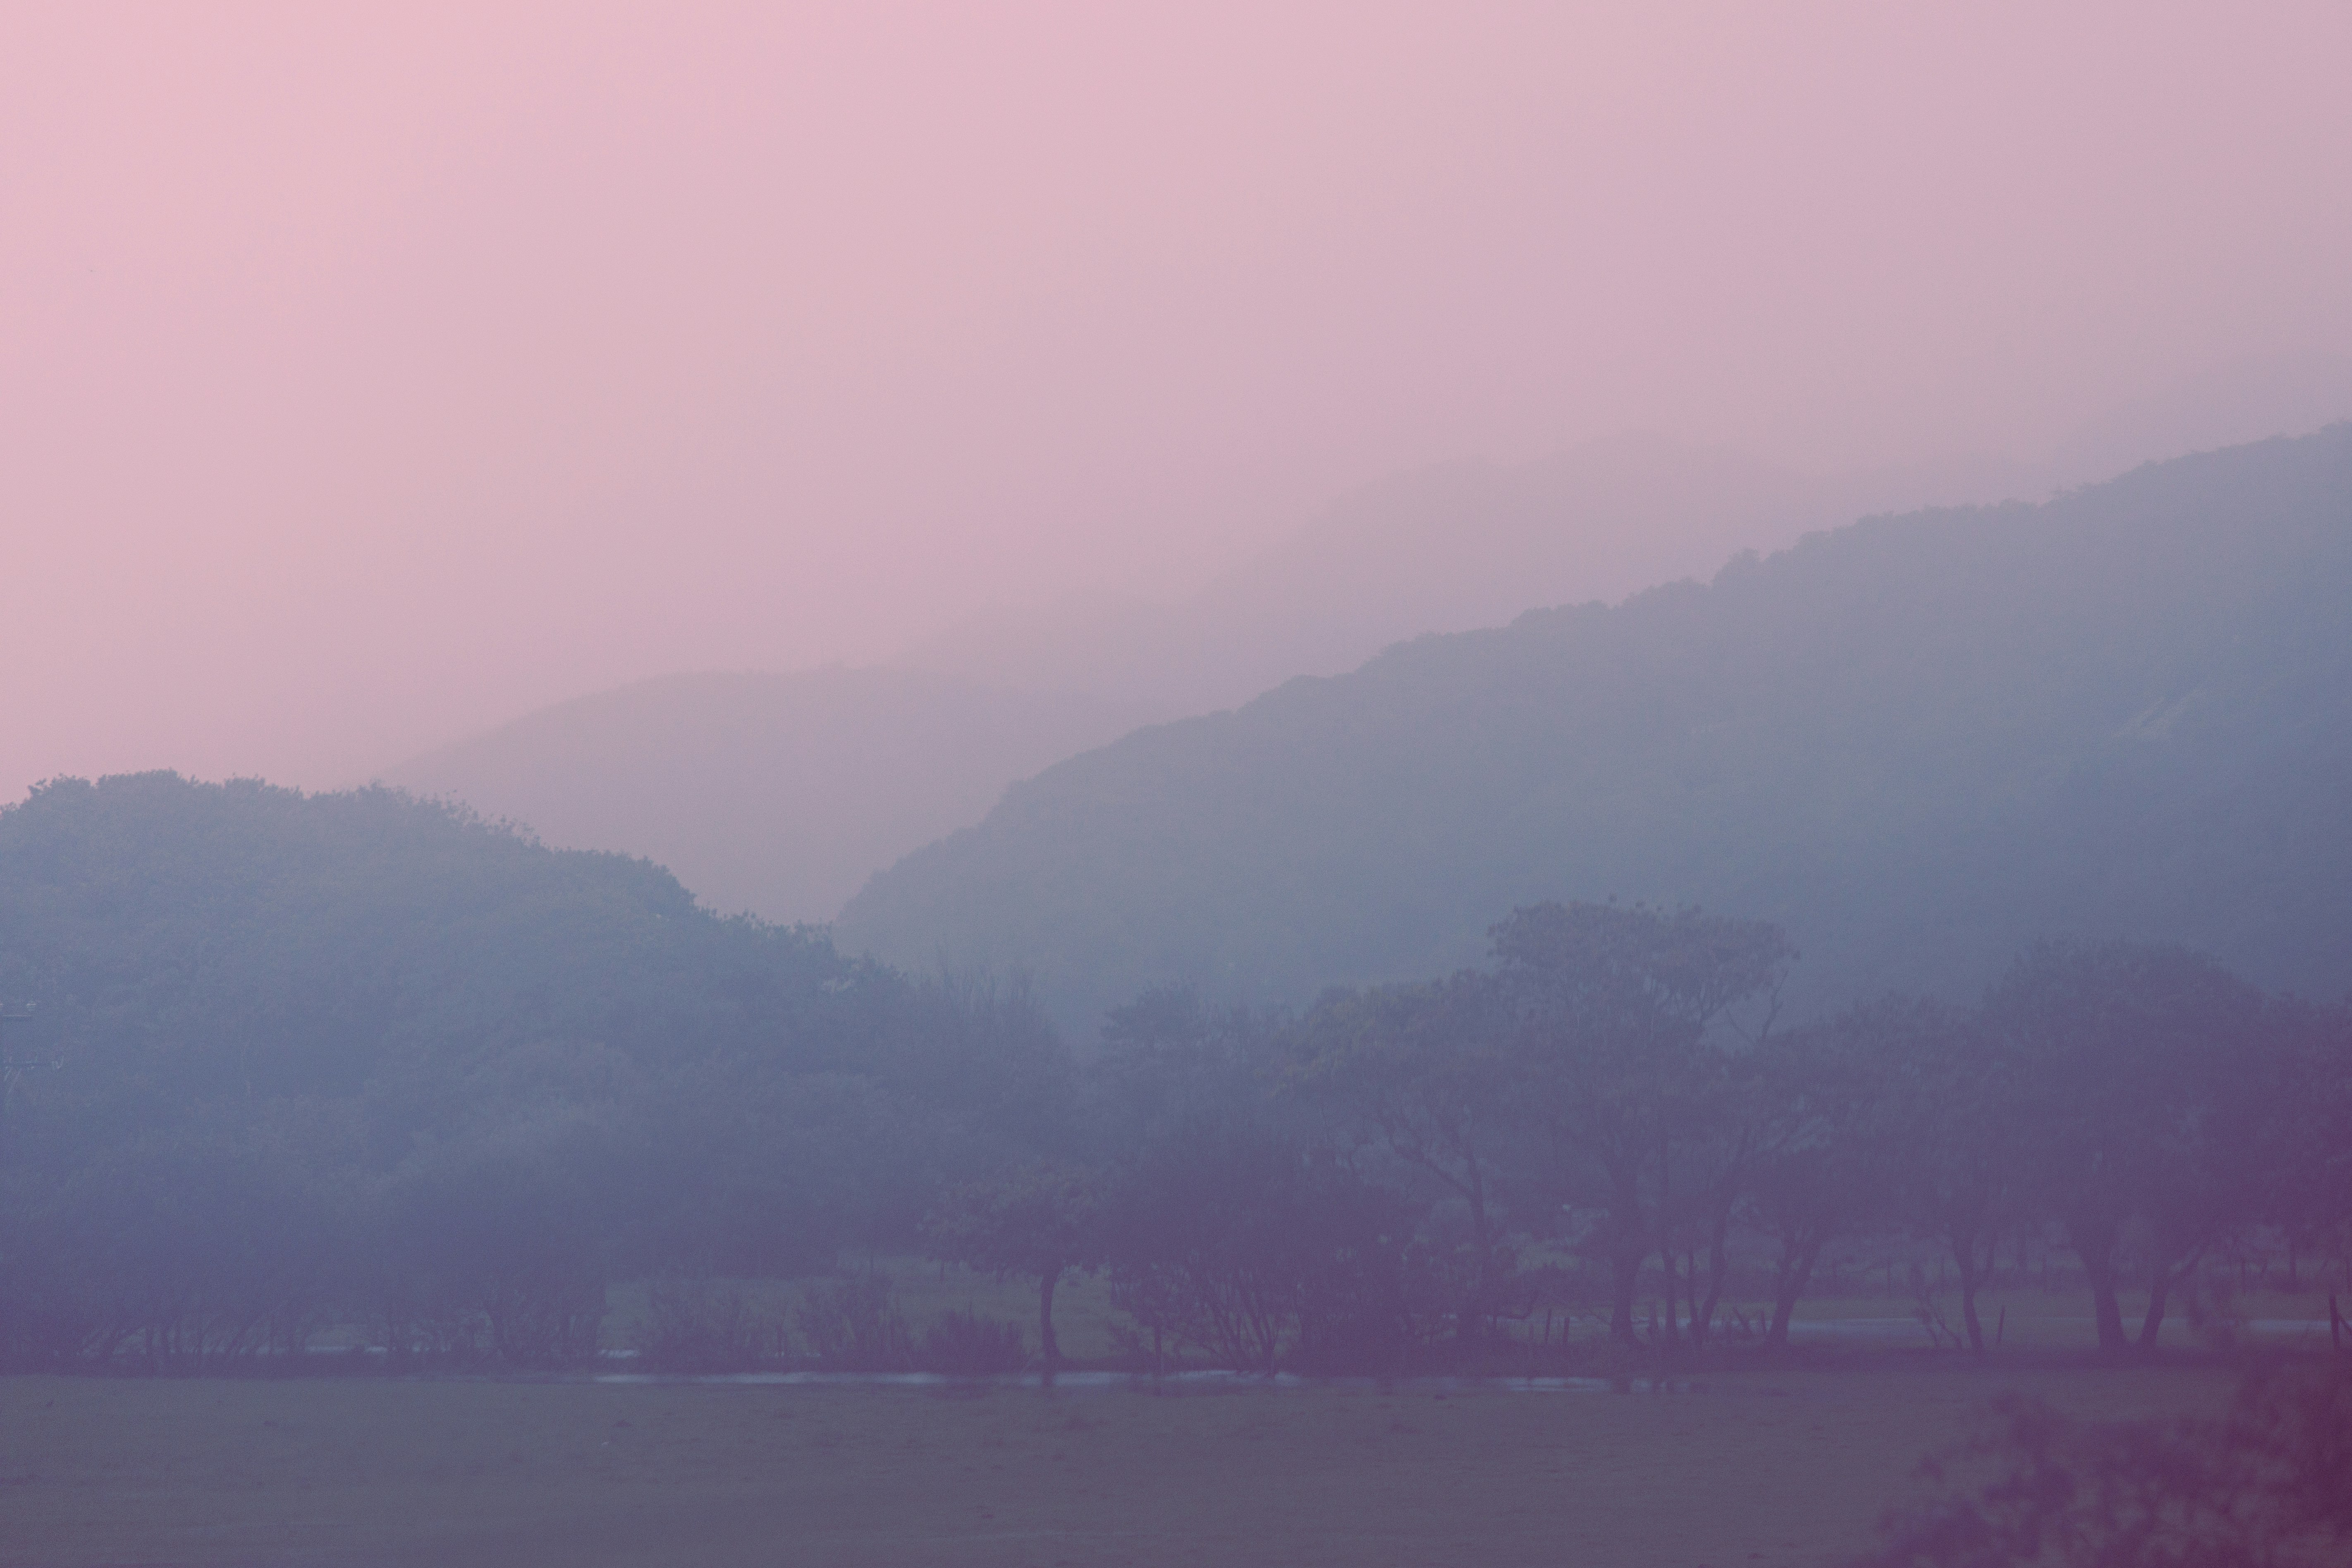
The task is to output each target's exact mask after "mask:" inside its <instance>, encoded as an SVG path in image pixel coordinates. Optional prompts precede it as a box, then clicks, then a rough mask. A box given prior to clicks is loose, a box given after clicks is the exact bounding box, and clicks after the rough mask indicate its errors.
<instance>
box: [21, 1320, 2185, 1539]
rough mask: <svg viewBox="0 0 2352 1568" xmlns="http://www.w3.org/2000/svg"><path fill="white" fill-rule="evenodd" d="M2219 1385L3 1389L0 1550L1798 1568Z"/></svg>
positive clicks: (2031, 1371)
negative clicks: (1910, 1504)
mask: <svg viewBox="0 0 2352 1568" xmlns="http://www.w3.org/2000/svg"><path fill="white" fill-rule="evenodd" d="M2229 1386H2230V1379H2229V1378H2228V1376H2227V1375H2226V1373H2223V1372H2221V1371H2220V1370H2218V1369H2213V1368H2207V1367H2202V1366H2189V1365H2173V1366H2155V1367H2140V1368H2121V1369H2116V1368H2094V1367H2085V1366H2070V1365H2061V1364H2057V1363H2024V1362H2022V1361H2021V1360H2011V1361H2008V1362H2004V1361H2002V1360H2000V1359H1995V1360H1994V1361H1993V1362H1992V1363H1991V1364H1990V1365H1989V1366H1978V1365H1973V1364H1966V1363H1963V1361H1962V1358H1959V1357H1958V1356H1944V1357H1927V1356H1911V1355H1901V1354H1886V1355H1877V1356H1872V1357H1869V1358H1867V1359H1866V1360H1865V1361H1864V1362H1862V1363H1859V1364H1854V1365H1850V1366H1843V1367H1835V1368H1822V1367H1813V1368H1807V1367H1804V1366H1801V1365H1800V1366H1791V1367H1787V1368H1781V1369H1750V1370H1744V1371H1730V1372H1724V1373H1705V1374H1700V1375H1697V1376H1696V1377H1694V1378H1692V1379H1690V1380H1688V1381H1686V1382H1685V1383H1682V1384H1676V1385H1675V1386H1673V1387H1671V1388H1669V1389H1668V1390H1665V1391H1659V1390H1655V1389H1652V1388H1649V1387H1647V1386H1645V1385H1639V1384H1636V1385H1633V1386H1629V1387H1627V1388H1623V1389H1595V1388H1591V1387H1588V1386H1577V1387H1570V1388H1559V1387H1555V1388H1552V1389H1549V1390H1546V1391H1542V1392H1530V1391H1526V1390H1524V1389H1520V1388H1514V1387H1510V1386H1507V1385H1497V1384H1467V1383H1463V1384H1445V1383H1442V1382H1434V1381H1433V1382H1407V1383H1401V1384H1389V1385H1382V1384H1376V1383H1372V1382H1343V1383H1334V1384H1285V1385H1282V1386H1278V1387H1267V1386H1265V1385H1263V1384H1227V1385H1211V1386H1210V1387H1206V1388H1196V1389H1195V1390H1194V1391H1192V1392H1183V1393H1166V1392H1162V1393H1154V1392H1151V1391H1150V1385H1149V1384H1132V1383H1120V1384H1116V1385H1105V1384H1101V1383H1098V1382H1095V1381H1092V1380H1088V1379H1086V1378H1084V1377H1080V1378H1076V1379H1067V1380H1065V1381H1064V1382H1063V1383H1061V1384H1059V1385H1057V1386H1054V1387H1050V1388H1048V1387H1040V1386H1037V1385H1036V1384H1034V1383H1033V1384H937V1383H934V1384H822V1383H795V1384H776V1383H765V1384H760V1383H735V1384H679V1383H663V1382H612V1381H604V1382H591V1381H584V1380H583V1381H566V1382H552V1381H543V1382H501V1381H487V1380H481V1381H478V1380H461V1379H447V1380H415V1381H411V1380H392V1379H381V1378H300V1379H277V1380H271V1379H251V1378H248V1379H229V1380H220V1379H213V1380H187V1379H148V1378H136V1379H134V1378H55V1377H14V1378H8V1379H5V1380H0V1519H5V1530H0V1563H11V1564H19V1563H21V1564H43V1565H51V1564H54V1565H56V1568H91V1565H97V1564H131V1563H139V1564H190V1565H196V1564H207V1565H211V1564H255V1565H261V1564H273V1565H274V1564H328V1563H333V1564H343V1563H351V1564H374V1563H436V1564H452V1565H462V1564H474V1563H479V1564H493V1563H495V1564H499V1565H501V1568H506V1565H514V1564H534V1563H545V1564H564V1565H566V1568H580V1565H593V1564H602V1563H613V1564H620V1563H631V1564H635V1563H665V1564H678V1565H689V1564H705V1563H707V1564H721V1563H723V1564H738V1563H763V1564H764V1563H775V1564H801V1563H807V1564H825V1565H831V1564H886V1563H887V1564H908V1565H920V1564H959V1565H961V1564H988V1565H1011V1564H1054V1563H1071V1564H1111V1563H1155V1564H1156V1563H1214V1564H1220V1565H1235V1568H1239V1565H1248V1564H1259V1563H1264V1564H1286V1565H1292V1564H1297V1565H1307V1564H1319V1563H1328V1564H1339V1563H1346V1564H1350V1565H1357V1564H1391V1563H1393V1564H1459V1563H1479V1564H1490V1565H1507V1564H1518V1563H1546V1564H1565V1563H1573V1564H1612V1565H1619V1568H1642V1565H1645V1564H1658V1565H1661V1568H1665V1565H1674V1568H1694V1565H1696V1564H1711V1565H1713V1568H1745V1565H1748V1564H1767V1565H1769V1564H1810V1563H1824V1562H1833V1561H1836V1560H1837V1559H1839V1558H1840V1557H1842V1556H1843V1555H1844V1554H1846V1553H1849V1552H1853V1551H1854V1550H1857V1549H1859V1548H1861V1547H1863V1546H1864V1545H1866V1544H1867V1543H1868V1542H1869V1541H1870V1540H1871V1539H1872V1529H1873V1525H1874V1521H1875V1520H1876V1519H1877V1518H1878V1516H1879V1515H1880V1514H1881V1512H1882V1511H1883V1510H1885V1508H1886V1507H1887V1506H1888V1505H1889V1504H1891V1503H1895V1502H1897V1501H1900V1500H1906V1499H1908V1498H1911V1497H1914V1496H1916V1495H1918V1493H1917V1490H1916V1489H1917V1487H1918V1485H1919V1483H1917V1482H1916V1481H1915V1480H1913V1479H1911V1472H1912V1470H1913V1468H1914V1467H1915V1466H1916V1463H1917V1461H1918V1459H1919V1458H1920V1457H1921V1456H1922V1455H1923V1454H1924V1453H1925V1452H1927V1451H1928V1450H1930V1449H1934V1448H1937V1447H1943V1446H1946V1445H1948V1444H1950V1443H1952V1442H1954V1441H1955V1440H1957V1439H1958V1438H1959V1437H1961V1436H1964V1435H1965V1434H1967V1433H1968V1432H1969V1431H1970V1430H1971V1429H1972V1428H1973V1427H1974V1426H1975V1425H1976V1424H1977V1422H1978V1421H1979V1419H1980V1417H1981V1415H1982V1413H1983V1411H1984V1408H1985V1405H1986V1402H1987V1401H1988V1399H1989V1398H1990V1396H1991V1395H1992V1394H1995V1393H1996V1392H1998V1391H2000V1390H2003V1389H2011V1388H2018V1389H2025V1390H2029V1391H2031V1392H2032V1393H2035V1394H2042V1395H2043V1396H2045V1397H2047V1398H2048V1399H2050V1400H2051V1401H2052V1402H2053V1404H2055V1405H2059V1406H2060V1407H2061V1408H2063V1409H2066V1410H2069V1411H2072V1412H2074V1413H2078V1414H2083V1415H2118V1416H2120V1415H2147V1414H2153V1413H2158V1412H2172V1411H2189V1410H2200V1409H2208V1410H2210V1409H2213V1408H2217V1407H2218V1406H2219V1405H2221V1402H2222V1401H2223V1400H2224V1399H2225V1398H2226V1396H2227V1391H2228V1388H2229Z"/></svg>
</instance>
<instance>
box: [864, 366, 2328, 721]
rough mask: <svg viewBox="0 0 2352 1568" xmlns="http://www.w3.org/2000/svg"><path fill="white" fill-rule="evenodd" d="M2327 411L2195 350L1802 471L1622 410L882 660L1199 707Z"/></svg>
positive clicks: (2310, 375) (2308, 378) (1355, 495)
mask: <svg viewBox="0 0 2352 1568" xmlns="http://www.w3.org/2000/svg"><path fill="white" fill-rule="evenodd" d="M2347 417H2352V361H2347V360H2343V359H2337V358H2332V357H2318V356H2314V357H2302V358H2274V359H2264V360H2253V361H2247V362H2243V363H2236V364H2230V365H2223V366H2220V367H2217V368H2215V369H2212V370H2210V371H2208V372H2206V373H2205V374H2201V375H2199V376H2196V377H2193V378H2190V379H2189V380H2187V381H2185V382H2183V383H2181V384H2179V385H2177V386H2174V387H2172V388H2170V389H2169V390H2168V391H2166V392H2164V393H2161V394H2159V395H2153V396H2150V397H2148V398H2146V399H2142V400H2140V401H2137V402H2135V403H2132V404H2128V405H2123V406H2120V407H2116V408H2112V409H2109V410H2107V411H2105V413H2103V414H2101V415H2099V416H2096V417H2095V418H2094V419H2092V420H2089V421H2087V422H2085V423H2084V425H2083V426H2080V427H2079V428H2078V429H2076V430H2074V432H2072V433H2070V434H2069V435H2068V436H2066V437H2064V438H2063V439H2062V440H2060V441H2058V442H2056V443H2054V444H2053V445H2052V446H2050V447H2048V448H2046V449H2044V450H2042V451H2038V452H2031V453H2027V454H2023V455H2004V454H1997V453H1986V452H1965V451H1963V452H1956V453H1952V454H1949V455H1947V456H1943V457H1939V458H1926V459H1920V460H1916V461H1910V462H1904V463H1895V464H1876V465H1864V466H1857V467H1854V468H1848V469H1843V470H1838V471H1826V472H1807V471H1801V470H1800V469H1798V468H1793V467H1790V466H1786V465H1783V464H1780V463H1775V462H1770V461H1767V460H1765V459H1763V458H1758V457H1755V456H1753V455H1751V454H1748V453H1746V452H1742V451H1738V450H1736V449H1734V448H1731V447H1719V446H1709V445H1706V444H1701V443H1694V442H1689V441H1684V440H1679V439H1676V438H1675V437H1667V436H1664V435H1659V434H1655V433H1651V432H1641V431H1634V432H1627V433H1623V434H1620V435H1617V436H1612V437H1604V438H1601V439H1597V440H1591V441H1586V442H1582V443H1580V444H1578V445H1576V446H1573V447H1568V448H1566V449H1564V450H1562V451H1560V452H1559V453H1556V454H1554V455H1552V456H1550V457H1548V458H1541V459H1538V460H1536V461H1532V462H1524V463H1500V462H1493V461H1485V460H1463V461H1455V462H1449V463H1443V464H1439V465H1435V466H1433V467H1430V468H1422V469H1418V470H1414V471H1411V472H1405V473H1400V474H1394V475H1391V476H1388V477H1386V478H1383V479H1378V480H1375V481H1372V482H1370V483H1368V484H1365V485H1362V486H1360V487H1359V488H1357V489H1353V490H1350V491H1349V492H1348V493H1346V494H1344V495H1341V496H1339V497H1338V498H1337V499H1335V500H1333V501H1332V502H1331V503H1330V504H1329V505H1328V506H1327V507H1326V508H1325V509H1324V510H1322V511H1321V512H1320V513H1319V514H1318V516H1316V517H1315V518H1313V519H1311V520H1309V521H1307V522H1305V523H1304V524H1302V525H1300V526H1299V527H1297V528H1296V529H1294V530H1292V531H1289V532H1288V533H1286V534H1285V535H1284V536H1283V537H1282V538H1280V539H1279V540H1277V541H1276V542H1274V543H1273V544H1272V545H1271V546H1269V547H1268V548H1266V549H1265V550H1264V551H1262V552H1259V553H1257V554H1255V555H1253V556H1251V557H1250V558H1249V559H1247V560H1245V561H1243V562H1241V563H1237V564H1236V565H1234V566H1233V567H1231V568H1229V569H1227V570H1226V571H1224V572H1223V573H1221V574H1218V575H1217V576H1216V577H1214V578H1213V579H1212V580H1211V581H1210V582H1209V583H1207V584H1204V585H1203V586H1202V587H1201V588H1200V589H1198V590H1197V591H1194V592H1192V593H1191V594H1187V595H1178V596H1174V597H1156V596H1149V595H1139V594H1126V595H1105V594H1096V595H1083V594H1082V595H1066V596H1065V597H1063V598H1060V599H1057V600H1055V601H1053V602H1051V603H1049V604H1045V605H1030V606H1025V607H1019V608H1003V609H998V610H994V611H991V612H986V613H983V614H981V615H977V616H972V617H971V618H969V619H967V620H966V621H964V622H963V623H961V625H959V626H954V627H951V628H950V629H948V630H946V631H944V632H942V633H940V634H939V635H937V636H935V637H929V638H927V639H925V640H923V641H922V642H920V643H919V644H917V645H916V646H915V647H911V648H909V649H908V651H907V653H906V654H904V655H903V656H902V658H901V662H904V663H906V664H908V665H912V666H914V667H917V668H932V669H940V670H945V671H951V672H954V673H957V674H960V675H962V676H965V677H968V678H974V679H988V680H993V681H996V682H999V683H1001V684H1004V685H1009V686H1016V687H1024V688H1040V689H1054V688H1066V687H1069V686H1073V685H1079V686H1086V687H1089V688H1091V689H1097V690H1101V691H1106V692H1117V693H1121V694H1124V695H1127V696H1130V697H1133V698H1138V699H1141V700H1149V701H1151V702H1154V703H1156V704H1158V705H1160V706H1161V707H1163V708H1165V709H1166V710H1169V711H1171V712H1188V713H1191V712H1207V711H1212V710H1216V709H1220V708H1229V707H1233V706H1234V705H1236V704H1238V703H1241V702H1245V701H1247V700H1250V699H1251V698H1253V697H1255V696H1256V695H1258V694H1259V693H1261V692H1263V691H1266V690H1269V689H1272V688H1273V687H1275V686H1276V685H1279V684H1280V683H1281V682H1283V681H1285V680H1286V679H1290V678H1291V677H1293V676H1297V675H1337V674H1340V673H1342V672H1344V671H1346V670H1349V669H1353V668H1356V667H1357V666H1358V665H1360V664H1361V663H1363V662H1364V661H1365V660H1366V659H1368V658H1371V657H1372V656H1374V655H1375V654H1377V653H1379V652H1380V651H1381V649H1382V648H1384V647H1388V646H1389V645H1390V644H1391V643H1394V642H1399V641H1402V640H1403V639H1405V638H1408V637H1417V636H1420V635H1422V634H1423V633H1425V632H1456V631H1471V630H1475V629H1477V628H1479V627H1483V626H1501V625H1503V624H1505V623H1507V622H1508V621H1509V620H1511V619H1512V618H1513V617H1514V616H1517V615H1519V614H1520V613H1521V612H1523V611H1525V610H1528V609H1531V608H1535V607H1538V606H1542V605H1562V604H1583V603H1586V602H1589V601H1591V600H1595V599H1598V600H1604V601H1609V602H1614V601H1616V600H1619V599H1622V598H1624V597H1626V596H1627V595H1632V594H1635V593H1639V592H1641V591H1642V590H1643V589H1646V588H1650V587H1654V586H1655V585H1657V584H1661V583H1670V582H1675V581H1677V580H1679V579H1682V578H1686V577H1687V578H1696V579H1699V580H1702V581H1703V580H1705V579H1706V578H1707V577H1709V576H1712V575H1713V574H1714V573H1715V572H1716V570H1717V568H1718V567H1720V566H1721V565H1722V564H1723V563H1724V562H1726V561H1727V560H1729V559H1730V558H1731V557H1732V556H1734V555H1736V554H1738V552H1741V551H1744V550H1755V551H1759V552H1766V553H1769V552H1773V551H1777V550H1781V549H1785V548H1787V547H1788V546H1790V545H1791V544H1794V543H1795V542H1797V541H1798V540H1799V539H1801V538H1802V537H1803V536H1804V535H1806V534H1808V533H1811V532H1813V531H1818V530H1821V529H1824V528H1832V527H1836V526H1839V525H1842V524H1844V523H1848V522H1851V521H1853V520H1854V519H1856V518H1859V517H1867V516H1872V515H1875V514H1877V513H1881V512H1895V511H1910V510H1917V509H1919V508H1921V507H1928V506H1959V505H1985V504H1992V503H1997V502H2000V501H2006V500H2042V499H2045V498H2046V497H2048V496H2050V495H2051V494H2053V493H2054V492H2056V491H2058V490H2062V489H2070V488H2074V487H2076V486H2080V485H2084V484H2088V483H2094V482H2096V481H2100V480H2104V479H2109V478H2112V477H2114V476H2115V475H2117V474H2120V473H2123V472H2125V471H2126V470H2127V469H2129V468H2133V467H2135V466H2137V465H2138V464H2141V463H2145V462H2148V461H2151V460H2160V459H2165V458H2173V457H2178V456H2182V455H2185V454H2188V453H2191V452H2198V451H2208V450H2212V449H2215V448H2218V447H2225V446H2235V445H2242V444H2244V443H2246V442H2249V441H2257V440H2263V439H2266V438H2268V437H2273V436H2280V435H2294V434H2301V433H2303V432H2306V431H2310V430H2315V429H2317V428H2319V427H2321V426H2324V425H2326V424H2328V423H2330V422H2332V421H2335V420H2339V419H2344V418H2347Z"/></svg>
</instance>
